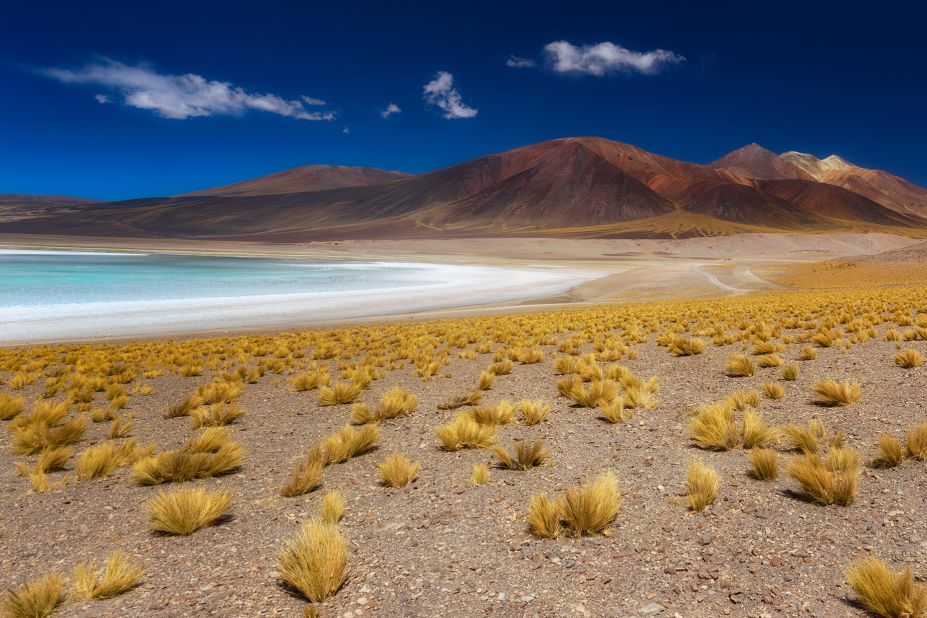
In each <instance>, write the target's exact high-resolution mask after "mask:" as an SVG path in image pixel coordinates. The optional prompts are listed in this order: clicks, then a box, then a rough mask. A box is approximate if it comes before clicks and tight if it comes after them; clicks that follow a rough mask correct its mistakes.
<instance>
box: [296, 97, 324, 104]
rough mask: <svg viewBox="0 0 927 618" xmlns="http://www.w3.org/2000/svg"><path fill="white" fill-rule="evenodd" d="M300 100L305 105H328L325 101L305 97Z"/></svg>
mask: <svg viewBox="0 0 927 618" xmlns="http://www.w3.org/2000/svg"><path fill="white" fill-rule="evenodd" d="M300 98H301V99H302V100H303V103H305V104H306V105H328V103H326V102H325V99H317V98H315V97H307V96H305V95H303V96H302V97H300Z"/></svg>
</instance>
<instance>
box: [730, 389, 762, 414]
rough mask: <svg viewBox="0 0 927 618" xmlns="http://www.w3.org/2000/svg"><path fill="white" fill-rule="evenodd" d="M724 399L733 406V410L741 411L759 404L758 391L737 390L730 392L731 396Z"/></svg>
mask: <svg viewBox="0 0 927 618" xmlns="http://www.w3.org/2000/svg"><path fill="white" fill-rule="evenodd" d="M725 401H726V402H727V403H728V404H730V405H731V406H733V407H734V409H735V410H738V411H740V412H743V411H744V410H746V409H748V408H755V407H756V406H758V405H759V404H760V392H759V391H737V392H736V393H733V394H731V396H730V397H728V398H727V399H726V400H725Z"/></svg>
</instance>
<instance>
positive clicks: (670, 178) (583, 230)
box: [0, 137, 927, 242]
mask: <svg viewBox="0 0 927 618" xmlns="http://www.w3.org/2000/svg"><path fill="white" fill-rule="evenodd" d="M11 197H12V198H16V199H12V200H8V201H7V202H4V199H3V198H11ZM29 197H30V196H0V233H3V232H5V233H26V234H56V235H57V234H65V235H68V234H73V235H93V236H128V237H162V238H222V239H243V240H244V239H251V240H264V241H279V242H284V241H301V240H320V239H349V238H404V237H442V236H454V237H461V236H506V235H522V236H532V235H534V236H564V237H598V238H607V237H689V236H698V235H718V234H731V233H737V232H747V231H809V232H817V231H887V232H894V233H905V234H912V235H918V236H920V235H927V190H925V189H923V188H921V187H919V186H917V185H915V184H914V183H911V182H909V181H907V180H905V179H903V178H900V177H898V176H894V175H892V174H890V173H888V172H884V171H881V170H871V169H865V168H862V167H858V166H855V165H853V164H851V163H849V162H847V161H845V160H844V159H842V158H840V157H838V156H836V155H831V156H829V157H827V158H825V159H818V158H817V157H814V156H812V155H809V154H803V153H799V152H785V153H782V154H776V153H774V152H772V151H770V150H767V149H765V148H763V147H761V146H759V145H757V144H750V145H748V146H745V147H743V148H740V149H738V150H735V151H734V152H731V153H730V154H728V155H725V156H724V157H722V158H720V159H718V160H717V161H714V162H713V163H710V164H707V165H699V164H695V163H687V162H685V161H680V160H676V159H671V158H669V157H664V156H660V155H656V154H653V153H650V152H647V151H645V150H642V149H640V148H637V147H635V146H632V145H630V144H624V143H620V142H614V141H609V140H605V139H600V138H595V137H579V138H564V139H557V140H552V141H547V142H542V143H539V144H533V145H529V146H525V147H522V148H517V149H515V150H510V151H507V152H502V153H499V154H493V155H489V156H485V157H480V158H477V159H473V160H471V161H467V162H464V163H460V164H458V165H454V166H451V167H448V168H444V169H440V170H436V171H433V172H428V173H424V174H419V175H414V176H413V175H409V174H404V173H402V172H394V171H385V170H379V169H375V168H362V167H345V166H332V165H311V166H305V167H299V168H295V169H292V170H286V171H283V172H278V173H276V174H271V175H269V176H264V177H261V178H257V179H253V180H247V181H243V182H238V183H235V184H232V185H228V186H224V187H218V188H213V189H204V190H200V191H196V192H194V193H189V194H185V195H178V196H172V197H157V198H144V199H135V200H125V201H119V202H85V201H79V200H76V199H71V200H68V199H65V198H58V200H57V201H56V200H55V199H54V198H49V199H45V200H38V199H36V198H33V199H32V200H31V201H30V199H29ZM17 200H18V202H17ZM17 203H18V204H19V205H20V207H19V208H18V209H17V208H16V204H17ZM36 204H40V205H41V207H37V206H36Z"/></svg>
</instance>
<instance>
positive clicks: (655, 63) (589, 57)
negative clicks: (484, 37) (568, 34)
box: [544, 41, 686, 77]
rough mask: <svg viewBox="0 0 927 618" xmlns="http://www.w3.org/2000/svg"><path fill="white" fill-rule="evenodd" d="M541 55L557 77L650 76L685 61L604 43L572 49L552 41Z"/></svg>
mask: <svg viewBox="0 0 927 618" xmlns="http://www.w3.org/2000/svg"><path fill="white" fill-rule="evenodd" d="M544 52H545V54H546V55H547V57H548V59H549V60H550V62H551V68H552V69H553V70H554V71H556V72H557V73H574V74H582V75H595V76H596V77H602V76H604V75H608V74H609V73H644V74H648V75H650V74H654V73H658V72H660V71H661V70H662V69H664V68H666V67H667V66H669V65H673V64H679V63H681V62H685V60H686V59H685V58H684V57H683V56H680V55H679V54H676V53H674V52H671V51H668V50H665V49H655V50H653V51H648V52H638V51H632V50H630V49H627V48H625V47H622V46H621V45H616V44H615V43H610V42H608V41H605V42H604V43H596V44H595V45H582V46H577V45H573V44H572V43H570V42H569V41H554V42H553V43H548V44H547V45H545V46H544Z"/></svg>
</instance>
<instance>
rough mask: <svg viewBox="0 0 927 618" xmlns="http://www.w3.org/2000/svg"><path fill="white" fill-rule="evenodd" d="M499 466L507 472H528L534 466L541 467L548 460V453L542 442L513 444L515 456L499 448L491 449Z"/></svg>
mask: <svg viewBox="0 0 927 618" xmlns="http://www.w3.org/2000/svg"><path fill="white" fill-rule="evenodd" d="M493 452H494V453H495V454H496V458H497V459H498V460H499V465H500V466H501V467H503V468H508V469H509V470H530V469H531V468H534V467H535V466H540V465H543V464H544V462H546V461H547V460H548V459H549V458H550V453H548V452H547V449H546V448H544V441H543V440H535V441H534V442H532V443H531V444H528V443H527V442H523V441H522V442H517V443H516V444H515V454H514V456H513V455H510V454H509V453H508V452H507V451H506V450H505V449H504V448H502V447H501V446H496V447H494V448H493Z"/></svg>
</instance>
